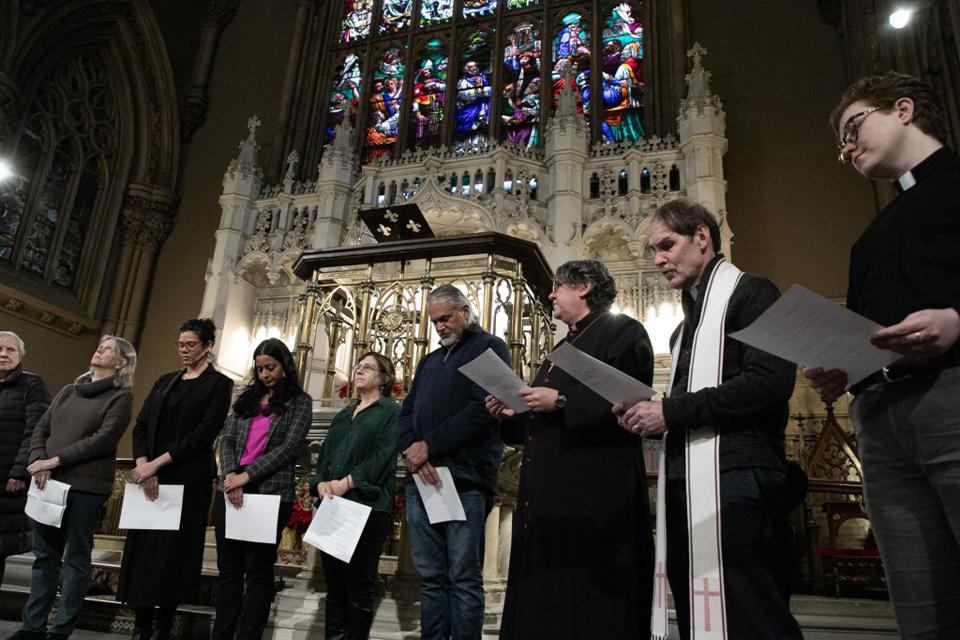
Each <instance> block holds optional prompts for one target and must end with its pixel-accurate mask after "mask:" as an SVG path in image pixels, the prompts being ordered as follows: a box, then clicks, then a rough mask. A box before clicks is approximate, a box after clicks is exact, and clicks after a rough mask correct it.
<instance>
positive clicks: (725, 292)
mask: <svg viewBox="0 0 960 640" xmlns="http://www.w3.org/2000/svg"><path fill="white" fill-rule="evenodd" d="M742 275H743V272H741V271H740V270H739V269H737V268H736V267H735V266H733V265H732V264H730V263H729V262H727V261H725V260H723V259H721V260H720V261H719V262H717V266H716V267H715V268H714V270H713V273H711V274H710V280H709V281H708V282H707V286H706V289H705V292H704V299H703V305H702V306H701V312H700V321H699V323H698V324H697V328H696V330H695V332H694V334H693V345H692V350H691V353H690V370H689V376H688V379H687V391H689V392H691V393H693V392H695V391H699V390H700V389H705V388H708V387H716V386H718V385H719V384H720V383H721V381H722V375H723V339H724V336H725V324H726V316H727V305H728V303H729V302H730V296H731V295H733V290H734V289H735V288H736V287H737V283H738V282H739V281H740V277H741V276H742ZM682 343H683V330H682V329H681V331H680V336H679V337H678V338H677V342H676V344H674V346H673V363H672V366H671V370H670V386H669V387H668V389H672V388H673V381H674V378H675V376H676V373H677V362H678V361H679V359H680V345H681V344H682ZM667 436H668V434H667V433H664V434H663V442H662V443H661V448H660V468H659V471H658V473H657V550H656V564H655V569H656V570H655V572H654V580H653V616H652V618H651V622H650V637H651V638H652V639H653V640H665V639H666V638H667V637H668V634H667V516H666V475H667V459H666V455H667V454H666V452H667ZM719 453H720V435H719V434H718V433H717V430H716V428H714V427H688V428H687V444H686V482H687V541H688V544H689V549H688V554H689V555H688V557H689V559H690V584H689V587H688V588H689V592H688V593H689V594H690V637H691V639H692V640H713V639H715V638H716V639H724V640H725V639H726V638H727V620H726V606H725V599H724V590H723V562H722V558H723V549H722V547H721V542H720V540H721V538H720V455H719Z"/></svg>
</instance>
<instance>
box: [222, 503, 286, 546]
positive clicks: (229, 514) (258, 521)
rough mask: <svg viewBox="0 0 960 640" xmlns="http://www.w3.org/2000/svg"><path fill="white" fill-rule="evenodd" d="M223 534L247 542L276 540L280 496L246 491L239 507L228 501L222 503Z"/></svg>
mask: <svg viewBox="0 0 960 640" xmlns="http://www.w3.org/2000/svg"><path fill="white" fill-rule="evenodd" d="M224 510H225V517H224V530H225V534H224V535H225V536H226V537H227V538H230V539H231V540H245V541H247V542H266V543H269V544H274V543H276V541H277V517H278V516H279V514H280V496H272V495H267V494H258V493H248V494H245V495H244V496H243V506H242V507H240V508H239V509H238V508H237V507H235V506H233V505H232V504H230V503H229V502H228V503H227V504H225V505H224Z"/></svg>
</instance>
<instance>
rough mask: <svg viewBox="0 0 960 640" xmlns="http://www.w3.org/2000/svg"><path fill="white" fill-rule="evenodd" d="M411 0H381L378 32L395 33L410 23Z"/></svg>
mask: <svg viewBox="0 0 960 640" xmlns="http://www.w3.org/2000/svg"><path fill="white" fill-rule="evenodd" d="M411 11H413V0H383V9H382V10H381V13H380V33H390V32H393V33H396V32H397V31H400V30H402V29H406V28H407V25H408V24H410V12H411Z"/></svg>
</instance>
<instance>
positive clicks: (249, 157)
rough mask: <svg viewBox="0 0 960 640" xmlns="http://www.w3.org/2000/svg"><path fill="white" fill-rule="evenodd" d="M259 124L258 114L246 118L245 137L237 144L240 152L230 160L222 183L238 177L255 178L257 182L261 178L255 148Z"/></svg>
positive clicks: (257, 147) (257, 146) (256, 147)
mask: <svg viewBox="0 0 960 640" xmlns="http://www.w3.org/2000/svg"><path fill="white" fill-rule="evenodd" d="M259 126H260V118H259V117H258V116H251V117H250V119H249V120H247V130H248V131H249V133H248V134H247V139H246V140H243V141H241V142H240V144H239V145H238V148H239V149H240V154H239V155H237V157H236V158H234V159H233V160H231V161H230V165H229V166H228V167H227V173H226V175H224V177H223V180H224V183H226V181H227V180H234V179H236V178H238V177H239V178H240V179H243V180H247V181H253V180H256V181H258V182H259V181H260V180H261V179H262V178H263V170H262V169H260V167H259V166H257V150H258V149H259V148H260V145H259V144H257V128H258V127H259Z"/></svg>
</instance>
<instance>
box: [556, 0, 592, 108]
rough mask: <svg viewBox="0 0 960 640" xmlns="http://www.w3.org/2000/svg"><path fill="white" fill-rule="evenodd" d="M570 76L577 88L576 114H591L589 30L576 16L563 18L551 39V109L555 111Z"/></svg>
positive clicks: (579, 16) (570, 14) (576, 14)
mask: <svg viewBox="0 0 960 640" xmlns="http://www.w3.org/2000/svg"><path fill="white" fill-rule="evenodd" d="M568 70H569V72H571V73H572V74H573V77H574V79H575V82H576V85H577V86H576V88H577V111H579V112H581V113H583V114H588V113H590V27H589V25H588V24H587V21H586V20H585V19H584V17H583V16H582V15H580V14H579V13H576V12H571V13H568V14H567V15H565V16H564V17H563V20H562V24H561V25H560V26H559V28H558V29H557V31H556V35H555V36H554V38H553V70H552V72H551V81H552V83H553V84H552V93H553V108H554V109H556V108H557V102H558V97H559V95H560V90H561V89H563V86H564V84H566V76H567V73H568Z"/></svg>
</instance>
